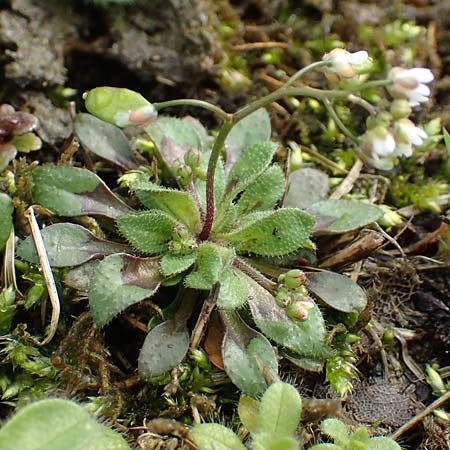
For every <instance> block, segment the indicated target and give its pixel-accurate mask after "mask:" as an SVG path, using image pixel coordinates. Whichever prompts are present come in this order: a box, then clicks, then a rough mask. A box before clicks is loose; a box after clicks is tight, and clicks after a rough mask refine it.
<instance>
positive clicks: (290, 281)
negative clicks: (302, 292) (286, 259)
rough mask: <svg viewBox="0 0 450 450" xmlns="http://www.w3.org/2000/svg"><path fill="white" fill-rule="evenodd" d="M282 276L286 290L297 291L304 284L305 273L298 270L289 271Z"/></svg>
mask: <svg viewBox="0 0 450 450" xmlns="http://www.w3.org/2000/svg"><path fill="white" fill-rule="evenodd" d="M284 275H285V276H284V284H285V286H286V287H287V288H288V289H297V288H299V287H300V286H303V285H304V284H305V283H306V275H305V272H303V271H302V270H300V269H293V270H289V271H288V272H286V273H285V274H284Z"/></svg>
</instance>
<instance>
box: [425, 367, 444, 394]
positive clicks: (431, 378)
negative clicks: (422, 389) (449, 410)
mask: <svg viewBox="0 0 450 450" xmlns="http://www.w3.org/2000/svg"><path fill="white" fill-rule="evenodd" d="M426 371H427V383H428V384H429V385H430V386H431V388H432V389H433V394H434V395H438V396H440V395H443V394H445V393H446V392H447V389H446V388H445V384H444V382H443V380H442V378H441V376H440V375H439V373H438V372H437V371H436V370H434V369H433V367H431V366H428V365H427V367H426Z"/></svg>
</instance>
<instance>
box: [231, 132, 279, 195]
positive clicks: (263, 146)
mask: <svg viewBox="0 0 450 450" xmlns="http://www.w3.org/2000/svg"><path fill="white" fill-rule="evenodd" d="M277 148H278V144H275V143H274V142H270V141H266V142H261V143H259V144H253V145H250V146H249V147H246V148H245V149H244V150H243V152H242V154H241V155H240V157H239V159H238V160H237V161H236V163H235V164H234V166H233V167H232V168H231V170H230V173H229V175H228V182H227V194H228V193H229V196H230V197H231V198H232V199H233V198H234V197H235V196H236V195H237V194H238V193H239V192H242V191H243V190H244V189H245V188H246V187H247V186H249V185H250V183H252V182H253V181H255V180H256V178H257V177H258V176H259V175H261V173H262V172H264V170H265V169H266V168H267V167H268V166H269V164H270V162H271V161H272V158H273V155H274V154H275V151H276V150H277Z"/></svg>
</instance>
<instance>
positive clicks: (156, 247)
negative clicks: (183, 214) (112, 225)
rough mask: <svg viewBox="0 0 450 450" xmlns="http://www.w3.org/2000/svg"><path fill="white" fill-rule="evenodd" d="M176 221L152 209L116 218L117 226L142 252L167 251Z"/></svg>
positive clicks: (157, 252) (161, 252)
mask: <svg viewBox="0 0 450 450" xmlns="http://www.w3.org/2000/svg"><path fill="white" fill-rule="evenodd" d="M176 225H177V222H176V221H175V219H173V218H172V217H170V216H169V215H168V214H166V213H164V212H162V211H157V210H152V211H143V212H139V213H135V214H129V215H127V216H122V217H119V218H118V219H117V228H118V229H119V231H120V233H121V234H122V235H123V236H124V237H125V238H126V239H127V240H128V241H129V242H130V243H131V245H132V246H133V247H134V248H136V249H137V250H139V251H140V252H142V253H146V254H148V255H157V254H163V253H166V252H167V243H168V242H169V241H170V240H171V238H172V232H173V229H174V228H175V226H176Z"/></svg>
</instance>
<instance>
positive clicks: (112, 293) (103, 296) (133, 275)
mask: <svg viewBox="0 0 450 450" xmlns="http://www.w3.org/2000/svg"><path fill="white" fill-rule="evenodd" d="M160 282H161V275H160V273H159V261H158V260H156V259H151V258H137V257H135V256H131V255H126V254H116V255H110V256H107V257H106V258H105V259H104V260H103V261H101V262H100V263H99V264H98V265H97V266H96V268H95V272H94V274H93V276H92V279H91V282H90V285H89V295H88V296H89V306H90V309H91V313H92V317H93V318H94V321H95V324H96V325H97V326H98V327H99V328H101V327H103V326H105V325H106V324H107V323H108V322H110V321H111V320H112V319H113V318H114V317H115V316H117V314H120V313H121V312H122V311H124V310H125V309H126V308H128V306H131V305H134V304H135V303H137V302H140V301H141V300H143V299H144V298H147V297H150V296H152V295H153V294H154V293H155V292H156V290H157V289H158V287H159V284H160Z"/></svg>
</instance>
